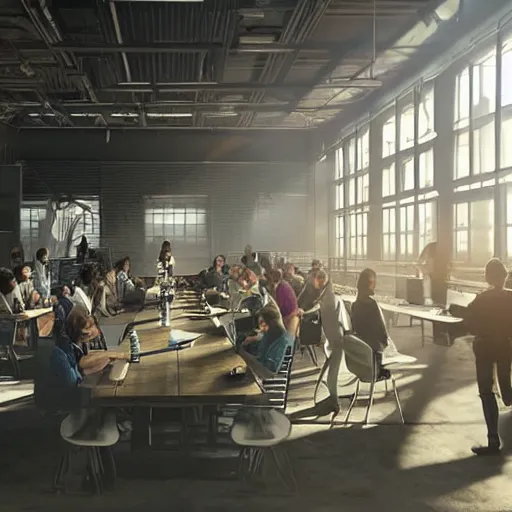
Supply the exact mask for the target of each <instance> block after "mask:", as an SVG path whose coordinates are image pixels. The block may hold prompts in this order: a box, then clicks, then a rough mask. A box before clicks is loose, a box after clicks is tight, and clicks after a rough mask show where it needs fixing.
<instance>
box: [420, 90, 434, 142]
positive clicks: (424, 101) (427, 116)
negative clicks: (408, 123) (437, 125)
mask: <svg viewBox="0 0 512 512" xmlns="http://www.w3.org/2000/svg"><path fill="white" fill-rule="evenodd" d="M433 137H435V133H434V89H433V88H431V89H428V90H427V91H423V92H422V94H421V100H420V104H419V111H418V144H423V143H424V142H426V141H428V140H430V139H432V138H433Z"/></svg>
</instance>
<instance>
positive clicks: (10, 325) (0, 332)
mask: <svg viewBox="0 0 512 512" xmlns="http://www.w3.org/2000/svg"><path fill="white" fill-rule="evenodd" d="M15 341H16V322H15V321H14V320H0V347H12V346H13V345H14V342H15Z"/></svg>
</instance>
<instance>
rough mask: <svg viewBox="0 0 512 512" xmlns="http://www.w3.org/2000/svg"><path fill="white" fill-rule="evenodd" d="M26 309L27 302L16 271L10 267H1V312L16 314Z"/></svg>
mask: <svg viewBox="0 0 512 512" xmlns="http://www.w3.org/2000/svg"><path fill="white" fill-rule="evenodd" d="M24 310H25V304H24V302H23V297H22V296H21V293H20V289H19V286H18V284H17V283H16V278H15V277H14V273H13V272H12V271H11V270H9V269H8V268H0V313H7V314H9V315H16V314H18V313H21V312H23V311H24Z"/></svg>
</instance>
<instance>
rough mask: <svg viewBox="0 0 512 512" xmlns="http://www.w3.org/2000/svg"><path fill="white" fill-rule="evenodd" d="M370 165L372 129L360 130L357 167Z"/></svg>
mask: <svg viewBox="0 0 512 512" xmlns="http://www.w3.org/2000/svg"><path fill="white" fill-rule="evenodd" d="M369 165H370V131H369V129H368V128H365V129H364V130H361V131H360V134H358V136H357V169H358V170H360V169H366V168H367V167H368V166H369Z"/></svg>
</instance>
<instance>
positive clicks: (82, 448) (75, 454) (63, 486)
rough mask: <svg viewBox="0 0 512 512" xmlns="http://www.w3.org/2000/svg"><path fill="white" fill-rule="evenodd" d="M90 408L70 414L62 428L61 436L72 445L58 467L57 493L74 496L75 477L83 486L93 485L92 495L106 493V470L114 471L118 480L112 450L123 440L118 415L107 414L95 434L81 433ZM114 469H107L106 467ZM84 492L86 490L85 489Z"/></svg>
mask: <svg viewBox="0 0 512 512" xmlns="http://www.w3.org/2000/svg"><path fill="white" fill-rule="evenodd" d="M87 412H88V411H87V410H86V409H80V410H78V411H75V412H72V413H71V414H69V415H68V416H67V417H66V418H64V420H63V421H62V423H61V425H60V435H61V437H62V439H63V440H64V441H66V443H68V445H67V447H66V450H65V453H63V455H62V457H61V459H60V462H59V464H58V467H57V470H56V473H55V478H54V489H55V491H57V492H63V493H66V494H70V493H72V492H73V491H72V490H71V485H70V484H71V482H70V480H73V477H76V478H77V479H79V485H80V486H82V485H83V483H85V482H89V484H90V489H89V490H90V492H91V493H92V494H102V493H103V491H104V489H105V487H106V485H105V484H108V482H106V480H107V479H106V477H107V474H106V469H109V470H110V473H111V475H109V476H110V477H111V478H112V480H113V479H114V478H115V463H114V459H113V456H112V452H111V450H110V447H111V446H113V445H114V444H116V443H117V441H118V440H119V431H118V429H117V423H116V415H115V413H114V412H113V411H107V412H106V413H105V415H104V417H103V418H102V421H101V424H100V425H99V426H98V428H97V430H96V431H95V432H94V435H93V436H91V437H89V436H87V435H84V434H81V433H77V432H78V431H79V430H82V427H83V426H84V424H85V423H86V422H87V418H88V414H87ZM107 464H108V465H109V466H111V467H110V468H106V467H105V466H106V465H107ZM80 490H83V488H82V487H81V489H80Z"/></svg>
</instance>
